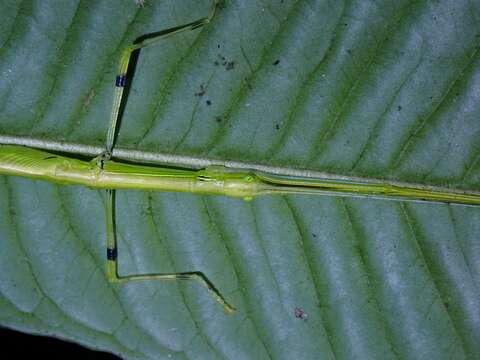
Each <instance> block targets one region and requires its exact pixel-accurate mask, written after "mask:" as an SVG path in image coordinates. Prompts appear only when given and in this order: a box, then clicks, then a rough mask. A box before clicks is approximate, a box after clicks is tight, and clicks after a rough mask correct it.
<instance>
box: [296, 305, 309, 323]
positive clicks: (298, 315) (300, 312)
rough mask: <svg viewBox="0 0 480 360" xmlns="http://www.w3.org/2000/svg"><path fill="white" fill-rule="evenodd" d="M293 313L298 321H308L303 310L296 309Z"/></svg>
mask: <svg viewBox="0 0 480 360" xmlns="http://www.w3.org/2000/svg"><path fill="white" fill-rule="evenodd" d="M293 313H294V315H295V317H296V318H297V319H302V320H303V321H306V320H307V319H308V315H307V313H306V312H305V311H304V310H303V309H302V308H299V307H296V308H295V310H294V311H293Z"/></svg>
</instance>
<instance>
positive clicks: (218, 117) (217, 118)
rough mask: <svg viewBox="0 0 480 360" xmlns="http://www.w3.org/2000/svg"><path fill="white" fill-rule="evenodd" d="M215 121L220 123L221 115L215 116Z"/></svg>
mask: <svg viewBox="0 0 480 360" xmlns="http://www.w3.org/2000/svg"><path fill="white" fill-rule="evenodd" d="M215 121H216V122H217V123H219V124H220V123H221V122H222V117H221V116H217V117H216V118H215Z"/></svg>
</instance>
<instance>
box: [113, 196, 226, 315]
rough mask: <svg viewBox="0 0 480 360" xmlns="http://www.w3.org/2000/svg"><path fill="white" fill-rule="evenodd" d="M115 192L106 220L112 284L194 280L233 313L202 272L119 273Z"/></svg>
mask: <svg viewBox="0 0 480 360" xmlns="http://www.w3.org/2000/svg"><path fill="white" fill-rule="evenodd" d="M114 191H115V190H107V191H106V195H107V196H106V203H105V218H106V226H107V227H106V236H107V278H108V280H109V281H111V282H126V281H133V280H163V281H172V280H193V281H197V282H198V283H200V284H201V285H202V286H204V287H205V288H206V289H207V290H208V292H209V293H210V295H211V296H212V297H213V298H214V299H215V300H216V301H218V302H219V303H220V304H221V305H222V306H223V309H224V311H225V313H232V312H233V311H235V308H234V307H233V306H231V305H230V304H229V303H228V302H227V301H226V300H225V298H224V297H223V296H222V294H221V293H220V292H219V291H218V290H217V289H216V288H215V286H214V285H213V284H212V282H211V281H210V280H209V279H208V278H207V277H206V276H205V274H204V273H202V272H200V271H192V272H180V273H163V274H139V275H125V276H122V275H120V274H119V272H118V256H117V255H118V250H117V249H118V248H117V241H116V236H115V233H116V232H115V218H114V211H115V208H114V204H115V199H114V197H115V193H114Z"/></svg>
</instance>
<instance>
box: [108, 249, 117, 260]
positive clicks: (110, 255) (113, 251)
mask: <svg viewBox="0 0 480 360" xmlns="http://www.w3.org/2000/svg"><path fill="white" fill-rule="evenodd" d="M107 260H112V261H115V260H117V249H115V248H114V249H110V248H107Z"/></svg>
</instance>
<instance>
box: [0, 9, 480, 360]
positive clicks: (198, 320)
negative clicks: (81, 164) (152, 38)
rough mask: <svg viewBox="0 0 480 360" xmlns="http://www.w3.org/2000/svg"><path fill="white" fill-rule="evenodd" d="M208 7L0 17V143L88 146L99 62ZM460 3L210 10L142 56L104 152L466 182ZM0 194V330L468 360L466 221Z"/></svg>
mask: <svg viewBox="0 0 480 360" xmlns="http://www.w3.org/2000/svg"><path fill="white" fill-rule="evenodd" d="M209 6H210V3H209V2H208V1H203V0H202V1H201V2H200V1H197V0H179V1H173V0H169V1H167V0H165V1H153V0H151V1H145V6H144V7H139V6H137V5H136V4H135V2H134V1H127V0H122V1H113V0H104V1H81V0H75V1H74V0H72V1H68V2H59V1H43V0H42V1H35V0H32V1H26V0H25V1H17V0H3V1H2V2H1V3H0V10H1V11H0V74H1V75H0V79H1V80H0V134H1V135H10V136H28V137H32V138H36V139H43V140H45V141H67V142H74V143H80V144H86V145H102V144H104V141H105V135H106V129H107V126H108V117H109V112H110V104H111V95H112V87H113V84H114V79H115V75H116V74H115V68H116V62H117V60H118V58H119V56H120V53H121V50H122V49H123V48H124V47H125V46H127V45H128V44H130V43H131V42H132V41H133V40H134V39H135V38H137V37H138V36H140V35H143V34H146V33H149V32H154V31H158V30H161V29H164V28H166V27H170V26H175V25H178V24H182V23H186V22H188V21H192V20H195V19H197V18H200V17H202V16H204V15H205V14H206V13H207V12H208V10H209ZM479 46H480V3H478V2H477V1H467V0H450V1H448V0H441V1H440V0H439V1H411V0H410V1H406V0H401V1H393V0H391V1H390V0H388V1H387V0H386V1H365V0H356V1H353V0H352V1H333V0H317V1H314V0H310V1H308V0H304V1H302V0H297V1H289V0H284V1H274V0H262V1H247V0H226V1H225V2H224V4H223V6H222V8H221V10H220V12H219V13H218V16H217V17H216V18H215V19H214V21H213V22H212V23H211V24H210V25H209V26H208V27H205V28H204V29H201V30H196V31H194V32H190V33H186V34H182V35H179V36H176V37H173V38H171V39H169V40H166V41H165V42H163V43H162V44H160V45H158V46H156V47H152V48H148V49H144V50H142V51H141V54H140V56H139V57H138V61H137V65H136V68H135V76H134V77H133V82H132V84H131V89H130V93H129V97H128V102H127V104H126V107H125V112H124V116H123V118H122V123H121V127H120V131H119V138H118V143H117V146H118V147H121V148H126V149H135V150H141V151H150V152H159V153H167V154H178V155H189V156H195V157H201V158H209V159H217V160H234V161H246V162H250V163H255V164H263V165H269V166H278V167H286V168H291V169H309V170H318V171H326V172H330V173H333V174H337V175H345V176H356V177H367V178H371V177H375V178H385V179H392V180H399V181H407V182H415V183H422V184H427V185H429V184H432V185H438V186H444V187H452V188H458V189H467V190H474V191H475V190H477V191H478V190H480V143H479V142H478V139H479V137H480V121H479V120H478V119H479V118H480V105H479V103H480V102H479V98H480V66H479V65H480V56H479V52H478V49H479ZM103 204H104V196H103V193H102V192H99V191H96V190H90V189H86V188H82V187H69V186H57V185H52V184H49V183H46V182H35V181H30V180H26V179H19V178H13V177H8V178H7V177H1V178H0V249H1V250H0V324H1V325H3V326H7V327H11V328H14V329H19V330H22V331H26V332H31V333H38V334H44V335H50V336H55V337H60V338H65V339H69V340H72V341H75V342H78V343H80V344H83V345H85V346H88V347H92V348H97V349H102V350H106V351H110V352H113V353H116V354H119V355H120V356H121V357H123V358H128V359H169V358H173V359H215V358H218V359H268V358H271V359H318V358H322V359H323V358H324V359H329V358H339V359H358V358H365V359H375V358H378V359H388V358H401V359H404V358H405V359H422V358H425V359H467V358H468V359H473V358H477V357H479V356H480V345H479V344H480V242H479V237H480V209H479V208H475V207H465V206H455V205H439V204H412V203H402V202H396V201H383V200H382V201H380V200H370V199H351V198H344V199H340V198H332V197H311V196H291V197H263V198H259V199H255V200H254V201H252V202H244V201H241V200H235V199H227V198H223V197H208V196H205V197H202V196H195V195H189V194H167V193H163V194H162V193H143V192H135V191H119V192H117V214H116V215H117V227H118V237H119V254H120V264H121V265H120V268H121V272H122V273H124V274H127V273H147V272H171V271H194V270H198V271H202V272H204V273H205V274H206V275H207V276H208V277H209V278H210V279H211V280H212V282H213V283H214V284H215V285H216V286H217V287H218V288H219V289H220V291H221V292H222V293H223V294H224V295H225V296H226V297H227V298H228V300H229V301H230V302H231V303H232V304H234V305H235V306H236V307H237V309H238V311H237V312H236V313H235V314H233V315H230V316H226V315H224V313H223V312H222V309H221V307H220V306H219V305H218V304H217V303H215V301H213V300H212V298H211V297H209V296H208V294H207V293H206V292H205V291H204V289H203V288H201V287H199V286H198V285H197V284H195V283H181V284H179V283H162V282H155V281H149V282H143V283H127V284H122V285H118V284H110V283H108V282H107V280H106V278H105V271H104V262H105V244H104V241H105V225H104V222H105V219H104V210H103Z"/></svg>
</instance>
